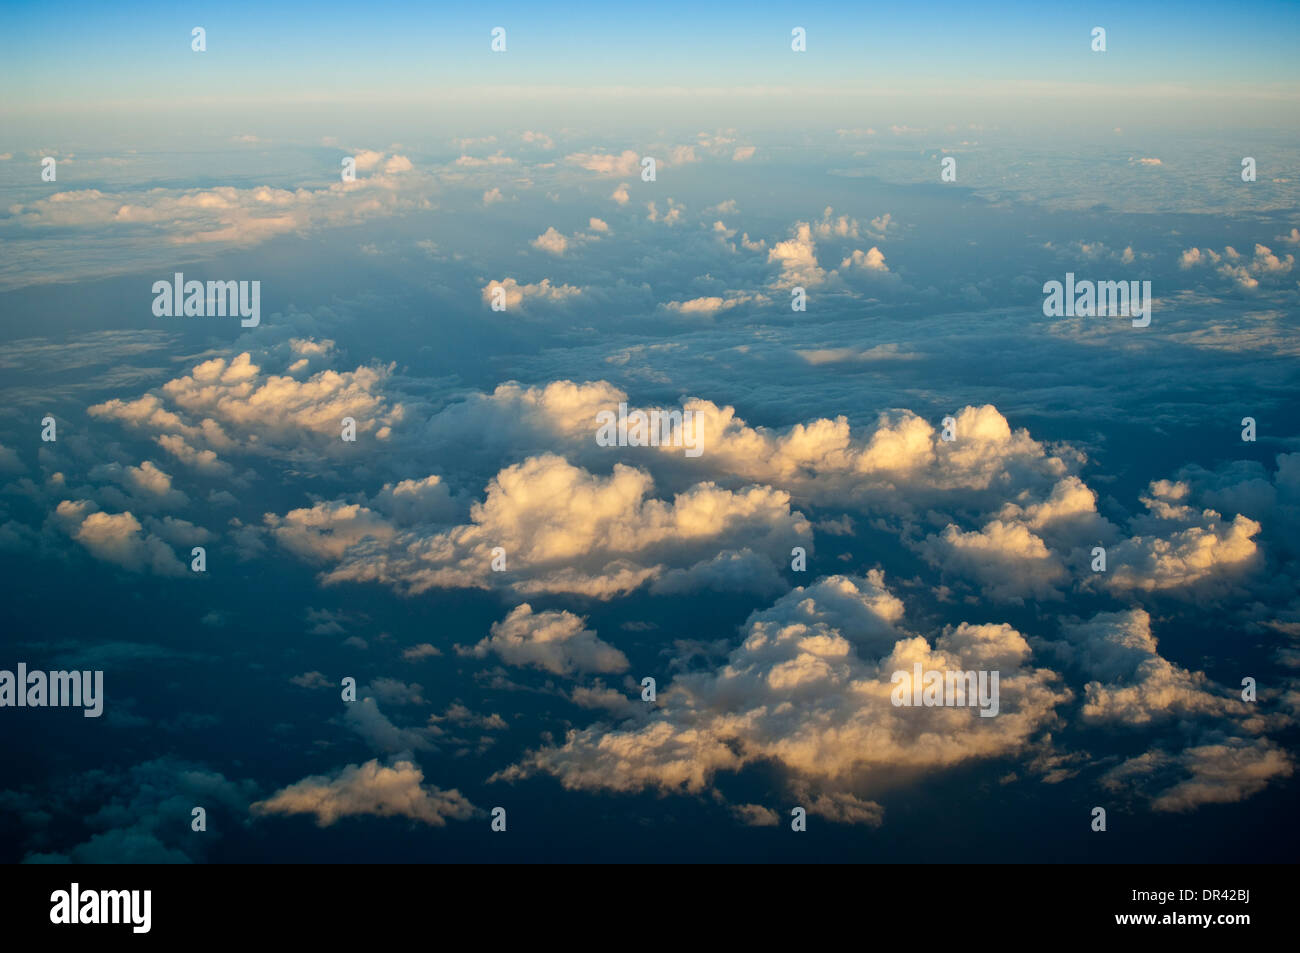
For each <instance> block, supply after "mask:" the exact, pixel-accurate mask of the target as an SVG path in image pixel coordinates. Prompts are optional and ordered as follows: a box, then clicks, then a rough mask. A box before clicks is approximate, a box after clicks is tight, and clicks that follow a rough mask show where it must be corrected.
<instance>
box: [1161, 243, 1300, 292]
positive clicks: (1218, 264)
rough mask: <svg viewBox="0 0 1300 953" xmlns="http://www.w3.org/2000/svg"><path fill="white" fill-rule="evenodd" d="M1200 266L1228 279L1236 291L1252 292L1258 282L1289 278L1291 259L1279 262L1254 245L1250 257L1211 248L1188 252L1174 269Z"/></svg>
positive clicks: (1269, 251) (1232, 249) (1269, 249)
mask: <svg viewBox="0 0 1300 953" xmlns="http://www.w3.org/2000/svg"><path fill="white" fill-rule="evenodd" d="M1283 240H1285V239H1283ZM1200 265H1212V266H1214V268H1215V270H1216V271H1217V272H1218V273H1219V274H1220V275H1222V276H1223V277H1225V278H1230V279H1232V281H1233V282H1234V283H1235V284H1236V286H1237V287H1238V288H1240V289H1242V290H1245V291H1254V290H1255V289H1257V288H1258V287H1259V286H1260V279H1261V278H1262V279H1265V280H1269V279H1275V278H1279V277H1280V276H1283V275H1287V274H1289V273H1290V272H1291V270H1292V268H1294V267H1295V255H1287V256H1286V257H1285V258H1279V257H1278V256H1277V255H1276V254H1274V252H1273V250H1272V249H1271V248H1269V247H1268V246H1267V245H1259V244H1257V245H1255V249H1254V255H1253V256H1252V257H1247V256H1245V255H1242V254H1241V253H1240V252H1238V251H1237V249H1235V248H1233V247H1232V246H1231V245H1228V246H1227V247H1225V248H1224V249H1223V251H1222V253H1220V252H1216V251H1215V250H1214V249H1212V248H1206V249H1201V248H1189V249H1187V250H1186V251H1184V252H1183V253H1182V255H1180V256H1179V259H1178V267H1179V268H1182V269H1183V270H1188V269H1192V268H1196V267H1198V266H1200Z"/></svg>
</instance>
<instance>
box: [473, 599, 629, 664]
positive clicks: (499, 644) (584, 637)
mask: <svg viewBox="0 0 1300 953" xmlns="http://www.w3.org/2000/svg"><path fill="white" fill-rule="evenodd" d="M584 621H585V620H583V619H581V618H579V617H578V616H576V615H574V614H573V613H572V612H563V611H562V612H534V611H533V608H532V606H530V605H529V604H528V603H526V602H525V603H524V604H523V605H520V606H516V607H515V608H514V609H512V610H511V612H510V614H509V615H507V616H506V617H505V619H503V620H502V621H500V622H494V623H493V624H492V634H491V635H490V636H489V637H488V638H486V639H483V640H482V641H481V642H479V643H478V645H476V646H474V647H473V648H472V649H469V650H467V651H468V653H469V654H472V655H475V656H477V657H478V658H484V657H486V656H487V655H488V653H494V654H495V655H496V656H497V657H498V658H500V659H501V661H503V662H505V663H506V664H507V665H519V666H524V665H531V666H533V667H534V668H540V669H543V670H545V671H547V672H551V673H553V674H555V675H573V674H574V673H576V672H603V673H613V672H624V671H626V670H627V668H628V661H627V656H625V655H624V654H623V653H622V652H620V651H619V650H618V649H616V648H614V646H612V645H610V644H609V643H608V642H604V641H602V640H601V639H600V638H599V637H598V636H597V635H596V633H595V632H593V631H592V630H590V629H586V628H583V624H584Z"/></svg>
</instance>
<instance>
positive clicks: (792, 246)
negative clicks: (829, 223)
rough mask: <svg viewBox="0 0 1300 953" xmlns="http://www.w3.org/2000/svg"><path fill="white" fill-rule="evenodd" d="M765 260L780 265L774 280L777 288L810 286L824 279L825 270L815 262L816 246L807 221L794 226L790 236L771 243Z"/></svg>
mask: <svg viewBox="0 0 1300 953" xmlns="http://www.w3.org/2000/svg"><path fill="white" fill-rule="evenodd" d="M767 260H768V261H769V262H771V263H774V264H779V265H780V266H781V274H780V275H779V276H778V277H777V279H776V281H775V282H774V284H775V285H776V287H778V288H793V287H796V286H801V287H811V286H814V285H819V284H821V283H822V282H823V281H825V280H826V272H825V271H823V270H822V268H821V267H820V266H819V265H818V264H817V246H816V243H815V242H814V241H813V237H812V226H811V225H809V224H808V223H807V222H799V223H798V224H797V225H796V226H795V229H794V236H793V237H792V238H789V239H787V240H786V241H783V242H777V243H776V244H775V245H773V246H772V249H771V251H769V252H768V253H767Z"/></svg>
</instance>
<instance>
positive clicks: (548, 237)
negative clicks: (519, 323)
mask: <svg viewBox="0 0 1300 953" xmlns="http://www.w3.org/2000/svg"><path fill="white" fill-rule="evenodd" d="M531 244H532V246H533V247H534V248H537V249H540V250H541V251H544V252H549V253H550V254H552V255H563V254H564V251H565V249H566V248H568V247H569V240H568V239H567V238H565V237H564V236H563V235H561V234H560V233H559V232H557V231H556V230H555V227H554V226H552V227H550V228H548V229H547V230H546V231H545V232H543V233H542V234H541V235H538V236H537V237H536V238H535V239H533V241H532V242H531Z"/></svg>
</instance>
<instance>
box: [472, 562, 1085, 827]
mask: <svg viewBox="0 0 1300 953" xmlns="http://www.w3.org/2000/svg"><path fill="white" fill-rule="evenodd" d="M903 615H904V609H903V604H902V603H901V601H899V599H898V598H897V597H896V596H894V595H893V594H892V593H891V592H890V591H889V590H888V589H886V588H885V585H884V578H883V576H882V575H881V574H880V573H878V572H874V571H873V572H871V573H869V574H868V575H867V576H866V577H865V578H852V577H844V576H833V577H828V578H825V579H821V580H818V581H817V582H816V583H814V584H812V585H810V586H808V587H807V588H802V587H801V588H798V589H795V590H794V591H793V592H791V593H789V594H788V595H786V596H784V597H782V598H781V599H779V600H778V601H777V602H776V603H775V604H774V605H773V606H772V607H771V608H770V609H766V610H763V611H761V612H756V613H754V614H753V615H752V616H751V617H750V619H749V622H748V623H747V626H746V630H747V631H746V633H745V637H744V641H743V642H742V643H741V644H740V646H738V647H737V648H735V649H734V650H733V651H732V652H731V653H730V655H729V656H728V659H727V662H726V664H725V665H724V666H722V667H721V668H719V669H718V670H716V671H712V672H691V673H684V674H679V675H678V676H677V677H675V678H674V679H673V681H672V683H671V684H670V685H669V686H667V687H666V688H661V689H660V692H659V695H658V699H657V703H656V705H655V706H654V707H653V708H647V709H646V711H645V713H644V714H642V715H640V716H636V717H633V718H630V719H628V720H626V721H624V722H623V723H622V724H621V725H618V726H610V725H608V724H605V723H601V722H598V723H596V724H595V725H592V726H590V727H587V728H580V729H572V730H570V731H569V732H568V734H567V736H566V738H565V740H564V742H563V743H560V744H554V745H548V746H544V747H542V748H539V749H536V750H534V751H530V752H528V753H527V754H526V755H525V756H524V757H523V758H522V759H521V760H520V761H519V762H517V763H516V764H515V765H512V766H511V767H509V768H507V769H505V770H503V771H501V772H498V773H497V774H496V775H494V776H493V778H492V779H491V780H498V781H501V780H504V781H514V780H518V779H521V778H526V777H530V776H533V775H536V774H549V775H553V776H555V777H556V778H557V779H558V780H559V781H560V783H561V784H562V785H563V786H564V787H565V788H567V789H578V790H613V791H638V790H643V789H647V788H649V789H656V790H659V791H663V792H674V791H676V792H684V793H702V792H705V791H707V790H710V789H711V788H712V785H713V780H714V778H715V776H717V775H718V774H720V773H734V772H737V771H739V770H741V769H742V768H744V767H746V766H748V765H752V764H760V763H761V764H767V765H771V766H773V767H775V768H777V769H779V771H780V772H781V775H782V776H783V778H784V779H785V782H786V784H787V790H788V791H790V792H795V793H796V794H797V795H798V796H802V797H805V798H807V801H806V802H805V806H806V807H807V808H808V810H809V811H810V812H811V813H816V814H820V815H822V816H825V817H828V818H830V819H833V820H836V821H840V822H845V823H868V824H876V823H879V822H880V819H881V814H882V811H881V809H880V806H879V805H878V804H875V803H874V802H872V801H869V800H867V798H869V797H871V796H872V794H873V792H878V791H883V790H886V789H888V788H890V787H892V786H895V785H898V784H901V783H904V780H903V779H905V778H908V779H910V778H913V777H915V776H916V775H917V774H920V773H928V772H934V771H939V770H943V769H946V768H951V767H954V766H956V765H958V764H963V763H966V762H969V761H974V760H980V759H987V758H994V757H1000V756H1004V755H1008V754H1011V753H1013V752H1016V751H1019V750H1022V749H1023V748H1025V747H1026V746H1028V745H1029V744H1030V742H1031V739H1032V738H1033V737H1034V736H1035V735H1036V734H1037V733H1038V732H1039V731H1040V730H1042V729H1044V728H1046V727H1048V726H1050V725H1051V724H1052V722H1053V719H1054V716H1053V710H1054V709H1055V708H1056V707H1057V706H1058V705H1060V704H1062V703H1063V702H1065V701H1067V700H1069V698H1070V693H1069V691H1068V690H1061V689H1058V688H1057V687H1056V686H1055V682H1056V681H1057V677H1056V676H1055V675H1054V673H1052V672H1050V671H1048V670H1044V669H1035V668H1031V667H1029V665H1028V662H1029V658H1030V654H1031V653H1030V649H1029V645H1028V643H1027V642H1026V641H1025V639H1024V637H1023V636H1021V635H1020V633H1018V632H1017V631H1016V630H1015V629H1013V628H1011V627H1010V626H1009V625H969V624H966V623H962V624H961V625H960V626H957V627H955V628H953V627H950V628H948V629H945V630H944V632H943V634H941V635H940V636H939V638H938V639H937V640H936V641H935V643H934V644H931V643H930V642H928V641H927V640H926V639H924V638H922V637H920V636H915V635H912V634H910V633H908V632H907V631H906V630H905V629H903V628H902V627H901V623H902V621H903ZM914 662H920V663H921V664H922V666H923V668H924V669H926V670H930V669H939V670H967V669H989V668H992V669H999V670H1000V671H1001V679H1000V696H1001V697H1000V704H1001V710H1000V712H999V714H998V715H997V716H996V717H993V718H981V717H980V716H979V714H978V712H977V711H976V710H975V709H973V708H957V707H950V708H914V707H899V706H895V705H894V704H893V703H892V701H891V693H892V691H893V683H892V680H891V677H892V675H893V673H894V672H895V671H906V672H910V671H912V666H913V663H914ZM758 816H759V817H760V818H761V817H762V815H758Z"/></svg>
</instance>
